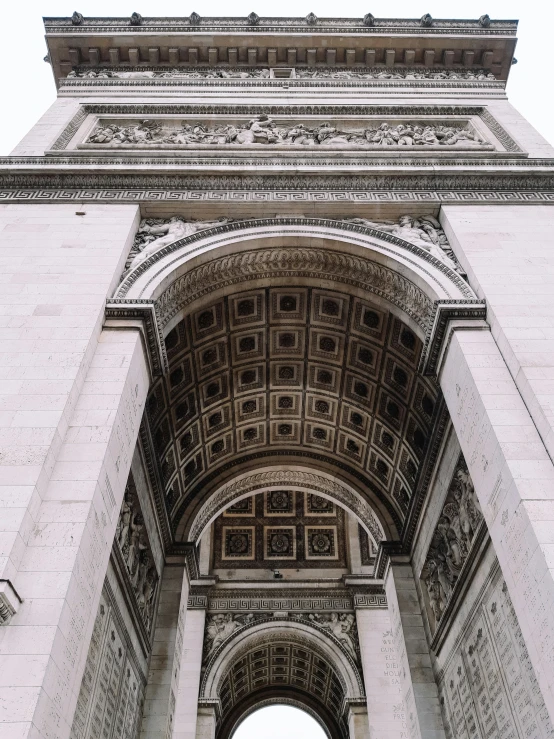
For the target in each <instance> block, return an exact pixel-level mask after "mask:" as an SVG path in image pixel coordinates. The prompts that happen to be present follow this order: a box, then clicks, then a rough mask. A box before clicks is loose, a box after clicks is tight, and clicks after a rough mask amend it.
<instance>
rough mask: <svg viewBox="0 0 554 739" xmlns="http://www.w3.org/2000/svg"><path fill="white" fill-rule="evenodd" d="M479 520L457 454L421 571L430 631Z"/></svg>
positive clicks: (441, 612) (476, 504)
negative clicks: (455, 463)
mask: <svg viewBox="0 0 554 739" xmlns="http://www.w3.org/2000/svg"><path fill="white" fill-rule="evenodd" d="M482 523H483V514H482V512H481V508H480V505H479V501H478V500H477V495H476V494H475V488H474V487H473V482H472V480H471V477H470V476H469V472H468V469H467V465H466V462H465V460H464V458H463V455H460V458H459V460H458V463H457V465H456V470H455V472H454V475H453V477H452V481H451V483H450V487H449V489H448V493H447V496H446V500H445V503H444V505H443V507H442V510H441V514H440V516H439V520H438V522H437V525H436V528H435V532H434V534H433V538H432V540H431V546H430V548H429V551H428V553H427V557H426V560H425V565H424V566H423V569H422V572H421V581H422V584H423V591H424V596H425V600H426V605H427V613H428V620H429V624H430V627H431V631H432V632H433V633H435V631H436V630H437V627H438V625H439V624H440V622H441V619H442V617H443V615H444V614H445V611H446V608H447V606H448V603H449V601H450V599H451V597H452V595H453V593H454V591H455V588H456V583H457V581H458V579H459V577H460V574H461V573H462V570H463V568H464V565H465V563H466V561H467V560H468V559H469V557H470V553H471V551H472V546H473V543H474V541H475V539H476V535H477V532H478V530H479V529H480V527H481V524H482Z"/></svg>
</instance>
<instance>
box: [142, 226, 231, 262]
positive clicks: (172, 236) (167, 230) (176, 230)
mask: <svg viewBox="0 0 554 739" xmlns="http://www.w3.org/2000/svg"><path fill="white" fill-rule="evenodd" d="M224 223H227V219H226V218H222V219H220V220H218V221H211V222H209V221H190V222H189V221H184V220H183V219H182V218H178V217H176V216H174V217H173V218H171V219H170V220H169V222H168V223H163V224H160V225H157V226H149V225H148V224H147V223H143V224H142V225H141V226H140V228H139V234H147V235H148V236H152V237H153V238H152V239H151V240H148V241H146V243H145V244H144V246H141V247H139V248H140V252H139V253H138V254H137V255H136V256H135V257H134V259H133V260H132V262H131V264H130V265H129V269H128V271H130V270H132V269H134V268H135V267H136V266H137V265H139V264H140V263H141V262H144V260H145V259H147V258H148V257H149V256H150V255H151V254H153V253H154V252H155V251H157V250H158V249H161V248H162V247H164V246H168V245H169V244H173V242H174V241H178V240H179V239H183V238H185V236H192V234H194V233H196V232H197V231H202V230H203V229H206V228H212V227H213V226H220V225H222V224H224Z"/></svg>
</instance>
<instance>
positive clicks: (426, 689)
mask: <svg viewBox="0 0 554 739" xmlns="http://www.w3.org/2000/svg"><path fill="white" fill-rule="evenodd" d="M385 592H386V594H387V601H388V604H389V612H390V619H391V625H392V633H393V638H394V643H395V647H396V654H397V657H398V664H399V667H400V683H401V690H402V699H403V702H404V711H405V714H406V723H407V734H406V736H407V737H409V738H410V739H420V738H421V739H445V733H444V726H443V722H442V714H441V709H440V703H439V694H438V690H437V684H436V682H435V676H434V674H433V668H432V666H431V655H430V654H429V647H428V644H427V637H426V635H425V628H424V626H423V616H422V613H421V608H420V605H419V600H418V597H417V592H416V587H415V582H414V576H413V572H412V567H411V565H410V564H409V562H407V561H402V560H401V559H400V558H395V560H394V561H392V560H391V561H390V562H389V565H388V570H387V572H386V574H385Z"/></svg>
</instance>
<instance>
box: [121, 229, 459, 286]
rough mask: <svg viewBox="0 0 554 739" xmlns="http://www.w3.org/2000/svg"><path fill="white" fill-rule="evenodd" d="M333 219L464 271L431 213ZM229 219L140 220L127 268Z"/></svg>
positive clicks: (129, 268) (135, 265) (455, 269)
mask: <svg viewBox="0 0 554 739" xmlns="http://www.w3.org/2000/svg"><path fill="white" fill-rule="evenodd" d="M233 220H234V219H233ZM336 220H342V221H345V222H347V223H356V224H359V225H360V226H367V227H368V228H374V229H376V230H377V231H384V232H385V233H390V234H392V235H393V236H397V237H398V238H399V239H403V240H404V241H407V242H409V243H410V244H414V245H415V246H419V247H421V248H423V249H425V251H427V252H429V253H430V254H431V255H432V256H434V257H436V258H437V259H439V260H440V261H441V262H443V264H445V265H447V266H448V267H450V269H453V270H454V271H456V272H458V273H460V274H464V272H463V270H462V268H461V267H460V265H459V263H458V261H457V260H456V257H455V256H454V253H453V251H452V249H451V248H450V245H449V243H448V239H447V237H446V234H445V233H444V230H443V229H442V227H441V225H440V223H439V221H438V220H437V219H436V218H435V217H434V216H430V215H426V216H419V217H417V218H416V217H415V216H411V215H404V216H400V218H399V219H398V221H397V222H395V221H370V220H369V219H367V218H344V219H340V218H338V219H336ZM230 222H231V219H229V218H220V219H219V220H217V221H187V220H185V219H183V218H180V217H178V216H174V217H172V218H170V219H162V218H147V219H144V220H142V221H141V223H140V226H139V229H138V231H137V233H136V236H135V240H134V243H133V247H132V249H131V251H130V253H129V258H128V259H127V270H128V271H130V270H131V269H134V268H135V267H137V266H138V265H139V264H141V263H142V262H143V261H144V260H145V259H147V258H148V257H149V256H150V255H151V254H153V253H154V252H155V251H157V250H158V249H160V248H161V247H163V246H168V245H169V244H173V243H174V242H176V241H178V240H179V239H183V238H185V237H186V236H191V235H192V234H194V233H197V232H198V231H202V230H204V229H207V228H213V227H215V226H221V225H224V224H226V223H230Z"/></svg>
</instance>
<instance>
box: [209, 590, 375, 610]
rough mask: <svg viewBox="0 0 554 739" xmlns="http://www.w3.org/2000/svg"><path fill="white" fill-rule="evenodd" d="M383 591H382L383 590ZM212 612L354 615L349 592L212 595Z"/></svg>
mask: <svg viewBox="0 0 554 739" xmlns="http://www.w3.org/2000/svg"><path fill="white" fill-rule="evenodd" d="M381 590H382V589H381ZM207 607H208V611H209V612H211V613H229V612H230V613H250V612H252V613H254V612H260V611H261V612H264V613H265V612H276V611H281V612H286V613H303V612H310V613H312V612H321V611H323V612H329V611H337V612H346V613H352V612H353V605H352V598H351V596H350V594H349V593H348V592H344V591H343V592H342V593H340V592H339V593H326V594H322V593H320V592H318V591H311V592H310V591H306V590H302V591H291V590H288V591H287V590H283V591H278V592H275V591H272V592H268V591H263V592H262V591H251V590H248V591H244V590H243V591H233V592H232V593H225V592H224V591H221V592H218V591H216V592H211V593H210V594H209V596H208V606H207Z"/></svg>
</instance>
